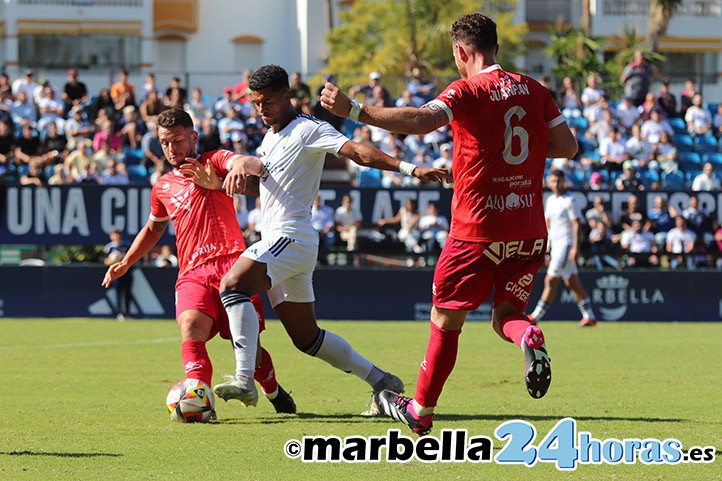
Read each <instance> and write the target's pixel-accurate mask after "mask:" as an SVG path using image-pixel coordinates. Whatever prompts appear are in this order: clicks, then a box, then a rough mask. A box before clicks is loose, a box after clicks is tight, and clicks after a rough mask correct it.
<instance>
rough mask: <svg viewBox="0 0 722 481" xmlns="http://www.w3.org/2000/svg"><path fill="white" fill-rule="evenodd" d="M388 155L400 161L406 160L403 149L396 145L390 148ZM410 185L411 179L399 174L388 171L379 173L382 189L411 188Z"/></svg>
mask: <svg viewBox="0 0 722 481" xmlns="http://www.w3.org/2000/svg"><path fill="white" fill-rule="evenodd" d="M389 155H390V156H391V157H393V158H395V159H399V160H402V161H403V160H405V159H406V156H405V155H404V149H403V147H402V146H401V145H399V144H396V143H395V144H394V145H393V146H392V147H391V153H390V154H389ZM412 185H413V184H412V183H411V179H410V178H409V177H408V176H407V175H404V174H402V173H401V172H392V171H390V170H384V171H382V172H381V187H383V188H384V189H393V188H397V187H411V186H412Z"/></svg>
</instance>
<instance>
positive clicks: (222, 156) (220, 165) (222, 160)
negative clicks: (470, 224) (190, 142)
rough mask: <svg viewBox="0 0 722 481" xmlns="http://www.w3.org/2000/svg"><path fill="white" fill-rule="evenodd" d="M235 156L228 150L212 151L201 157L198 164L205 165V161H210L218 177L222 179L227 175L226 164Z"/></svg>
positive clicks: (235, 154)
mask: <svg viewBox="0 0 722 481" xmlns="http://www.w3.org/2000/svg"><path fill="white" fill-rule="evenodd" d="M237 155H238V154H237V153H235V152H232V151H230V150H223V149H220V150H213V151H211V152H206V153H205V154H203V155H201V158H200V163H201V164H203V165H205V163H206V161H208V160H210V161H211V164H212V165H213V167H214V169H215V170H216V173H217V174H218V176H219V177H221V178H223V177H225V176H226V174H227V173H228V162H229V161H230V160H231V159H233V157H235V156H237Z"/></svg>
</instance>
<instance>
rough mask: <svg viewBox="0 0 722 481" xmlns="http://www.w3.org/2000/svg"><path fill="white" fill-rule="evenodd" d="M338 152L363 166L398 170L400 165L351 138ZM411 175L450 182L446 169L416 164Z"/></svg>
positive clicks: (398, 162)
mask: <svg viewBox="0 0 722 481" xmlns="http://www.w3.org/2000/svg"><path fill="white" fill-rule="evenodd" d="M339 154H341V155H343V156H344V157H348V158H349V159H351V160H353V161H354V162H356V163H357V164H359V165H363V166H365V167H373V168H374V169H379V170H390V171H393V172H400V170H399V166H400V165H401V161H399V160H398V159H395V158H393V157H391V156H390V155H387V154H385V153H383V152H382V151H380V150H378V149H375V148H373V147H370V146H368V145H365V144H359V143H357V142H354V141H353V140H349V141H348V142H346V143H345V144H344V145H343V147H341V150H339ZM411 176H412V177H416V178H417V179H419V180H421V181H423V182H451V174H450V173H449V171H448V170H447V169H436V168H428V167H420V166H416V167H414V169H413V171H412V172H411Z"/></svg>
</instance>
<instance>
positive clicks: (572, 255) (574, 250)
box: [569, 219, 579, 262]
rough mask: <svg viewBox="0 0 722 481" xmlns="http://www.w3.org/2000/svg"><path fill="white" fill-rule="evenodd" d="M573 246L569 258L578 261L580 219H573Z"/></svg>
mask: <svg viewBox="0 0 722 481" xmlns="http://www.w3.org/2000/svg"><path fill="white" fill-rule="evenodd" d="M572 232H573V234H572V235H573V236H574V237H573V238H572V248H571V249H569V260H571V261H573V262H576V261H577V257H578V256H579V219H572Z"/></svg>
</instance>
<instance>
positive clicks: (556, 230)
mask: <svg viewBox="0 0 722 481" xmlns="http://www.w3.org/2000/svg"><path fill="white" fill-rule="evenodd" d="M549 187H550V188H551V190H552V195H550V196H549V197H548V198H547V201H546V204H545V205H544V217H545V218H546V222H547V229H548V231H549V247H550V249H551V252H550V259H549V267H548V269H547V275H546V277H545V278H544V291H543V292H542V295H541V298H540V299H539V302H538V303H537V305H536V307H535V308H534V312H532V313H531V314H530V315H529V319H530V320H531V321H532V322H533V323H536V322H537V321H539V320H541V318H542V317H544V314H546V312H547V310H548V309H549V306H551V304H552V302H554V298H555V297H556V295H557V288H558V287H559V281H561V280H562V279H564V283H565V284H566V285H567V287H568V288H569V289H571V291H572V293H573V294H574V299H575V300H576V301H577V307H578V308H579V312H581V313H582V320H581V321H580V322H579V327H593V326H595V325H596V324H597V318H596V316H595V315H594V310H593V309H592V302H591V300H590V299H589V295H588V294H587V291H586V290H585V289H584V286H583V285H582V283H581V281H580V280H579V275H578V271H577V255H578V254H579V215H578V213H577V208H576V205H575V202H574V197H573V196H572V195H571V194H569V193H568V192H567V189H566V180H565V179H564V172H562V171H561V170H553V171H552V172H551V173H550V174H549Z"/></svg>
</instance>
